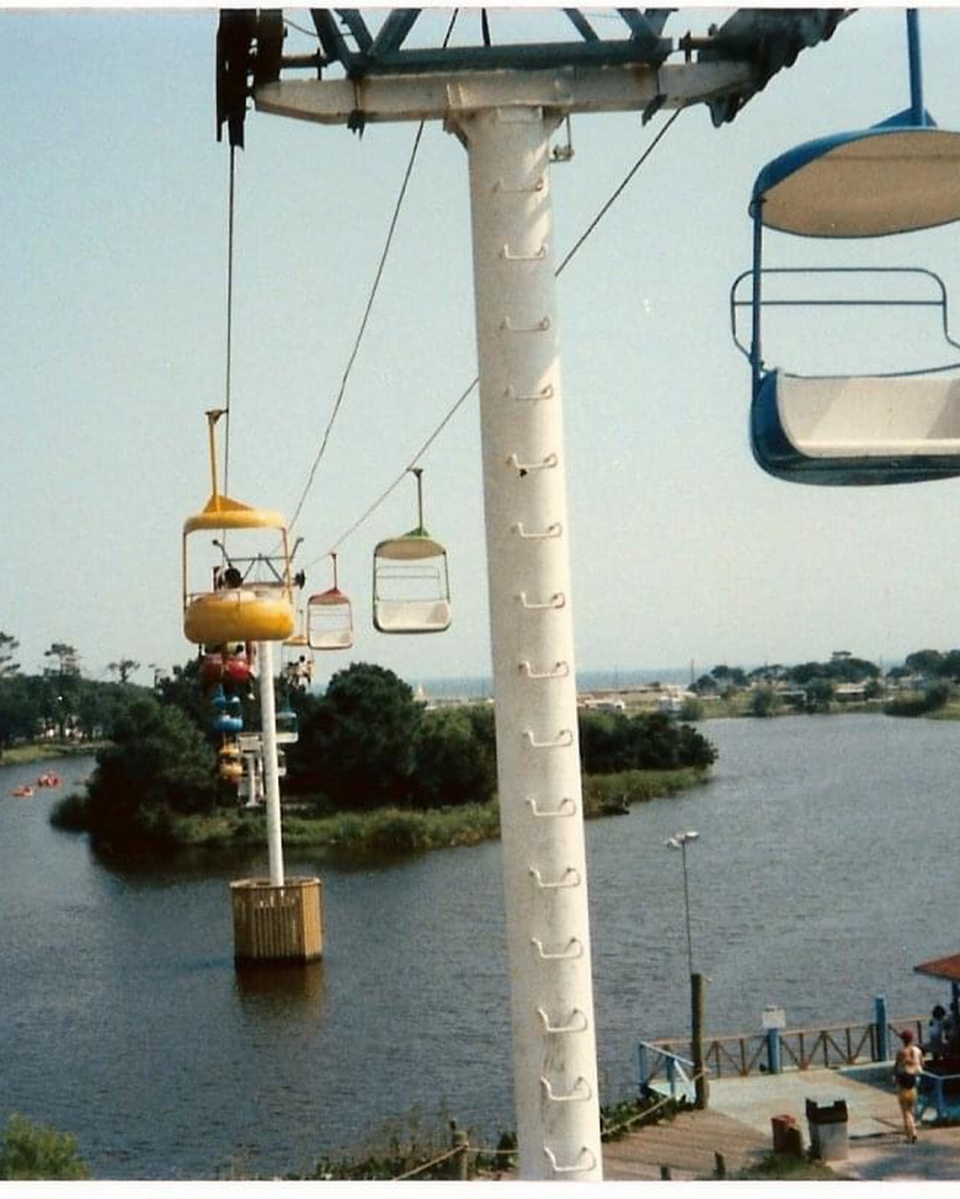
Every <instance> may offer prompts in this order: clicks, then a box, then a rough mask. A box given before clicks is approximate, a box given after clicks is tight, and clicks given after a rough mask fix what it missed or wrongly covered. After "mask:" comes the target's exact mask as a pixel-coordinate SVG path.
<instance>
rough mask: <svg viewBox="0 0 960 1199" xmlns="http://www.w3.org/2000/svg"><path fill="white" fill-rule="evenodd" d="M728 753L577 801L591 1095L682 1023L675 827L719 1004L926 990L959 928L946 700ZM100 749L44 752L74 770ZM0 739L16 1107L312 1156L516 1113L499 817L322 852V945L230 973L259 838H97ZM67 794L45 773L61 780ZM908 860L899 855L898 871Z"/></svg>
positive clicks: (163, 1160) (819, 1015)
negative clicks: (210, 856) (460, 830)
mask: <svg viewBox="0 0 960 1199" xmlns="http://www.w3.org/2000/svg"><path fill="white" fill-rule="evenodd" d="M703 730H704V732H705V733H706V734H707V736H709V737H710V738H711V739H712V740H713V741H714V742H715V743H716V744H717V746H718V747H719V749H720V760H719V763H718V765H717V767H716V771H715V777H714V779H713V781H712V782H710V783H709V784H708V785H706V786H704V787H701V788H697V789H696V790H694V791H691V792H689V793H687V794H686V795H684V796H682V797H679V798H673V799H664V800H658V801H655V802H653V803H650V804H647V805H644V806H642V807H639V808H635V809H634V810H633V811H632V812H631V814H630V815H628V816H622V817H611V818H609V819H606V820H600V821H593V822H590V823H589V824H588V825H587V842H588V863H589V871H590V877H589V885H590V906H591V914H592V938H593V961H594V989H595V998H596V1014H597V1037H598V1049H599V1057H600V1070H601V1079H602V1081H603V1086H604V1095H603V1098H604V1101H609V1100H615V1099H619V1098H623V1097H626V1096H627V1095H630V1094H632V1093H633V1089H634V1085H635V1084H634V1080H635V1075H636V1067H635V1060H636V1043H637V1040H638V1039H639V1038H640V1037H644V1038H646V1037H657V1036H667V1035H672V1034H677V1033H681V1032H682V1031H683V1030H684V1029H685V1028H686V1019H687V1015H686V1014H687V1011H688V994H689V992H688V978H687V951H686V934H685V928H684V914H683V883H682V873H681V863H680V857H679V855H678V854H675V853H671V852H670V851H669V850H667V849H666V848H665V846H664V841H665V839H666V838H667V837H668V836H669V835H670V834H671V833H673V832H675V831H677V830H680V829H687V828H693V829H697V830H698V831H699V833H700V839H699V840H698V841H697V842H696V843H695V844H693V845H691V846H690V847H689V849H688V865H689V871H690V899H691V922H692V932H693V950H694V965H695V968H696V969H698V970H700V971H701V972H703V973H704V974H706V975H708V976H709V978H710V982H709V985H708V988H707V1031H708V1032H709V1033H710V1034H719V1033H725V1032H742V1031H748V1032H756V1031H759V1029H760V1015H761V1012H762V1009H763V1007H764V1006H765V1005H766V1004H768V1003H777V1004H780V1005H782V1006H784V1007H785V1008H786V1011H787V1018H788V1023H789V1024H790V1025H797V1024H804V1023H811V1024H812V1023H818V1022H824V1023H826V1022H834V1021H841V1020H848V1019H849V1020H855V1021H861V1020H862V1021H866V1020H868V1019H871V1018H872V1010H873V997H874V996H875V995H878V994H883V995H885V996H886V998H887V1002H888V1007H889V1010H890V1012H891V1013H892V1014H893V1015H907V1014H912V1013H919V1012H926V1011H928V1010H929V1008H930V1007H931V1005H932V1004H933V1003H934V1002H936V1000H937V999H943V998H944V994H943V992H944V990H945V984H939V985H938V984H936V983H935V982H933V981H931V980H927V979H923V978H921V977H920V976H918V975H915V974H913V972H912V967H913V966H914V965H915V964H916V963H918V962H921V961H924V960H926V959H929V958H932V957H937V956H940V955H943V954H947V953H952V952H955V951H957V950H960V944H958V941H960V933H958V931H957V921H956V918H955V913H956V911H957V910H958V907H960V872H958V869H957V855H956V844H957V835H956V834H957V826H958V821H960V808H958V804H957V795H956V792H957V786H958V778H960V769H958V768H960V724H951V723H945V722H943V723H937V722H928V721H922V720H921V721H908V720H900V721H897V720H893V719H890V718H884V717H882V716H872V715H871V716H859V715H850V716H844V717H838V718H819V719H818V718H815V717H812V718H807V717H795V718H784V719H780V720H771V721H750V720H738V721H711V722H709V723H708V724H706V725H704V726H703ZM90 767H91V763H89V762H84V761H79V760H78V761H74V762H68V763H66V765H65V766H62V767H60V766H58V767H57V768H58V769H61V770H62V773H63V774H64V775H65V777H66V780H67V782H68V784H69V782H70V781H71V780H74V779H80V778H82V777H83V776H84V775H85V774H86V773H88V772H89V769H90ZM41 769H42V768H41V767H40V766H37V765H34V766H32V767H4V768H0V871H2V875H0V877H2V880H3V884H2V893H3V905H4V919H3V925H2V927H3V938H2V957H0V965H2V968H0V1051H2V1056H0V1062H2V1066H0V1121H2V1120H5V1118H6V1114H7V1113H8V1112H10V1111H18V1112H21V1113H23V1114H24V1115H26V1116H29V1117H30V1118H31V1119H33V1120H36V1121H39V1122H41V1123H44V1124H50V1125H52V1126H54V1127H56V1128H58V1129H60V1130H63V1131H69V1132H72V1133H74V1134H75V1135H76V1136H77V1138H78V1140H79V1143H80V1151H81V1155H82V1156H83V1157H84V1158H85V1159H86V1160H87V1161H88V1162H89V1163H90V1164H91V1167H92V1169H93V1171H94V1174H95V1176H96V1177H98V1178H104V1179H121V1178H136V1179H188V1178H197V1179H213V1178H216V1177H218V1176H224V1175H227V1174H229V1173H230V1171H231V1170H235V1171H237V1172H240V1173H243V1174H245V1175H246V1176H252V1175H254V1174H260V1175H265V1176H269V1175H271V1174H279V1173H282V1172H284V1171H287V1170H298V1169H307V1168H309V1166H310V1165H311V1163H312V1162H313V1161H314V1160H315V1159H316V1158H317V1157H319V1156H321V1155H322V1154H323V1153H325V1152H335V1151H336V1150H337V1149H338V1148H340V1147H346V1146H356V1145H359V1144H362V1143H363V1142H364V1141H367V1140H376V1139H377V1138H378V1136H379V1135H380V1134H381V1133H382V1130H383V1129H384V1128H385V1127H386V1126H387V1125H388V1124H390V1123H392V1124H393V1126H395V1127H397V1128H399V1130H400V1131H404V1130H405V1129H406V1128H408V1127H409V1126H410V1124H411V1122H416V1121H417V1120H419V1121H420V1123H421V1124H422V1125H424V1126H430V1127H432V1126H434V1125H435V1124H436V1123H437V1122H438V1121H439V1119H440V1117H441V1116H443V1115H447V1116H455V1117H456V1118H457V1119H458V1121H459V1122H460V1124H461V1125H462V1126H466V1127H470V1128H471V1129H472V1130H474V1132H476V1133H477V1134H478V1137H479V1139H480V1140H481V1141H484V1142H485V1143H486V1144H492V1143H494V1142H495V1139H496V1136H497V1134H498V1132H499V1130H500V1129H501V1128H510V1127H513V1114H512V1080H511V1059H510V1045H509V1035H508V1029H509V1013H508V989H507V979H506V977H505V938H504V927H503V915H502V895H501V883H500V853H499V845H498V844H495V843H494V844H489V845H484V846H480V847H478V848H471V849H457V850H448V851H443V852H436V853H433V854H429V855H425V856H422V857H418V858H413V859H408V860H406V861H404V862H401V863H396V864H392V865H384V866H381V867H378V868H369V869H362V870H344V869H338V868H335V867H333V866H332V865H330V864H329V863H327V862H324V861H323V860H322V859H321V858H320V857H319V856H318V855H316V854H311V853H304V852H293V851H290V852H288V853H287V855H286V859H287V860H286V866H287V873H288V874H320V875H321V876H322V878H323V881H324V889H325V925H326V928H325V933H326V953H325V957H324V960H323V962H322V963H319V964H316V965H314V966H311V967H309V968H307V969H296V968H295V969H291V970H283V971H279V972H277V971H270V970H267V971H259V972H254V973H246V972H244V973H242V974H238V973H237V971H236V970H235V968H234V964H233V934H232V923H231V911H230V898H229V891H228V883H229V880H230V879H231V878H240V877H246V876H249V875H251V874H257V875H264V874H266V873H267V861H266V849H265V848H264V851H263V853H262V854H257V855H253V856H246V857H242V858H241V857H238V858H237V859H235V860H233V861H230V862H224V861H222V860H218V861H216V862H212V861H208V860H207V859H205V858H204V857H203V856H202V855H200V856H198V855H193V856H189V857H177V858H175V859H174V858H170V859H159V860H154V861H152V862H149V863H142V862H141V863H137V862H130V861H126V862H121V863H116V862H112V863H105V862H102V861H100V860H98V859H97V858H96V857H95V856H94V855H93V854H92V852H91V851H90V849H89V847H88V844H87V841H86V838H85V837H82V836H77V835H73V834H66V833H59V832H57V831H55V830H53V829H52V828H50V826H49V825H48V823H47V814H48V811H49V807H50V804H51V802H52V795H51V794H50V793H49V792H46V791H42V790H38V791H37V792H36V796H35V798H34V799H32V800H27V801H20V800H14V799H11V798H8V796H9V792H10V790H11V789H12V787H14V786H15V785H16V784H17V783H18V782H21V781H29V780H31V779H33V778H34V777H35V776H36V775H37V774H38V773H40V770H41ZM55 794H56V793H55ZM911 880H912V881H911Z"/></svg>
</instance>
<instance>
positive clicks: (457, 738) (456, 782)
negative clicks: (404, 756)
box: [414, 708, 497, 808]
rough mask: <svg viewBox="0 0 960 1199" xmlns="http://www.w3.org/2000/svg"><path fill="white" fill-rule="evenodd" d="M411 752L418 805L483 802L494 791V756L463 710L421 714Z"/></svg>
mask: <svg viewBox="0 0 960 1199" xmlns="http://www.w3.org/2000/svg"><path fill="white" fill-rule="evenodd" d="M414 752H415V755H416V772H415V778H414V798H415V800H416V802H417V804H418V806H422V807H425V808H431V807H440V806H442V805H446V804H450V805H454V804H465V803H486V801H487V800H488V799H490V797H491V796H492V795H493V793H494V791H495V790H496V785H497V761H496V753H495V751H494V750H493V749H492V747H491V746H489V745H485V744H484V742H483V740H482V739H481V738H480V737H479V736H477V733H476V731H475V729H474V725H473V723H472V722H471V720H470V717H469V716H468V715H467V713H466V712H465V711H461V710H458V709H456V708H448V709H445V710H440V711H436V712H425V713H424V715H423V719H422V720H421V722H420V727H419V729H418V731H417V740H416V744H415V747H414Z"/></svg>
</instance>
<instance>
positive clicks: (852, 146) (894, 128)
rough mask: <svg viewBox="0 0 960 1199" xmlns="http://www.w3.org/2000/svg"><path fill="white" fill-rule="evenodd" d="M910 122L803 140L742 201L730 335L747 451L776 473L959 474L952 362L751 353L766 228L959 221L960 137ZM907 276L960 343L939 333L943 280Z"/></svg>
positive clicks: (835, 231)
mask: <svg viewBox="0 0 960 1199" xmlns="http://www.w3.org/2000/svg"><path fill="white" fill-rule="evenodd" d="M916 119H917V118H916V116H915V114H914V113H913V112H912V111H910V112H907V113H902V114H898V115H897V116H895V117H893V118H891V119H890V120H889V121H887V122H884V123H883V124H881V125H877V126H873V127H872V128H869V129H865V130H858V131H854V132H849V133H840V134H835V135H833V136H831V137H826V138H819V139H817V140H815V141H811V142H807V143H805V144H804V145H801V146H798V147H796V148H795V149H793V150H790V151H788V152H787V153H785V154H782V155H780V156H779V157H778V158H776V159H774V160H773V161H772V162H770V163H768V164H767V165H766V166H765V167H764V168H763V169H762V170H761V171H760V173H759V175H758V176H757V179H756V182H755V184H754V188H753V195H752V200H751V205H750V209H751V214H752V216H753V220H754V260H753V268H752V270H751V271H748V272H744V274H742V275H741V276H739V277H738V279H737V280H736V281H735V282H734V285H733V288H732V290H731V321H732V323H733V326H734V340H735V342H736V344H737V346H738V348H740V349H741V350H742V351H743V352H744V353H745V354H746V355H747V357H748V358H749V359H750V363H751V367H752V374H753V388H752V400H751V413H750V440H751V448H752V450H753V454H754V457H755V458H756V460H757V462H758V464H759V465H760V466H761V467H762V468H763V469H764V470H765V471H767V472H768V473H769V474H771V475H774V476H775V477H777V478H780V479H785V480H789V481H792V482H800V483H817V484H833V485H841V486H863V485H869V484H884V483H907V482H920V481H924V480H930V479H940V478H950V477H953V476H955V475H958V474H960V379H958V378H957V376H956V375H949V374H947V373H946V372H948V371H951V370H955V369H957V368H958V367H960V362H958V361H951V362H949V363H947V364H936V365H933V366H931V367H929V368H926V369H924V370H920V371H913V370H911V371H903V372H897V373H886V374H880V373H878V374H868V375H853V376H809V375H799V374H792V373H788V372H787V371H785V370H783V369H780V368H777V367H770V366H768V365H767V364H766V363H765V362H764V360H763V357H762V352H761V323H762V321H761V316H762V310H763V307H764V304H765V303H766V302H767V301H764V298H763V279H764V276H765V275H769V274H772V273H773V272H772V271H769V270H766V269H765V268H764V267H763V265H762V240H763V230H764V228H765V227H766V228H771V229H776V230H779V231H781V232H785V233H792V234H795V235H798V236H804V237H813V238H822V239H831V238H832V239H849V238H871V237H882V236H887V235H890V234H895V233H910V232H915V231H918V230H921V229H930V228H934V227H936V226H940V225H944V224H947V223H949V222H952V221H956V220H957V219H960V133H953V132H946V131H943V130H940V129H938V128H937V127H936V126H935V125H933V123H932V121H931V120H930V118H929V115H928V114H926V113H925V112H924V113H923V117H922V121H923V122H924V123H916V124H912V123H911V121H912V120H916ZM828 269H829V268H828ZM834 269H837V268H834ZM839 269H841V270H842V269H844V268H839ZM874 269H879V268H874ZM907 269H909V268H907ZM792 273H800V272H799V271H796V272H792ZM811 273H813V272H811ZM914 273H916V274H922V275H925V276H928V277H929V278H930V279H932V280H935V282H936V285H937V286H938V287H939V292H940V295H939V297H938V298H935V299H934V300H929V301H927V300H924V301H919V302H921V303H924V304H936V305H938V306H939V307H940V311H941V319H942V322H943V330H944V334H945V336H946V340H947V342H948V344H949V345H950V346H951V347H952V348H953V350H955V351H960V345H958V343H957V342H955V341H953V340H952V338H951V337H950V336H949V333H948V331H947V320H946V315H947V309H946V291H945V289H944V288H943V284H942V282H941V281H940V280H939V278H938V277H937V276H936V275H934V274H933V273H932V272H929V271H922V270H919V269H917V270H916V271H915V272H914ZM748 278H749V279H750V281H751V284H752V295H751V298H750V299H749V300H742V299H740V298H739V295H740V292H739V291H738V288H739V287H740V285H741V284H742V283H743V281H744V280H745V279H748ZM775 302H776V303H777V304H779V305H788V304H789V303H790V301H785V300H778V301H775ZM795 302H796V303H798V304H810V303H815V302H820V303H823V304H825V305H829V304H831V303H857V302H860V303H863V304H867V305H868V304H871V303H876V302H883V303H892V304H897V303H903V304H915V303H917V302H918V301H915V300H909V299H903V300H899V301H898V300H893V301H875V300H861V301H843V300H841V301H831V300H823V301H811V300H798V301H795ZM743 307H747V308H750V309H751V315H752V337H751V344H750V346H749V348H747V347H745V346H744V345H742V344H741V342H740V340H739V338H738V337H737V328H736V317H737V311H738V309H740V308H743Z"/></svg>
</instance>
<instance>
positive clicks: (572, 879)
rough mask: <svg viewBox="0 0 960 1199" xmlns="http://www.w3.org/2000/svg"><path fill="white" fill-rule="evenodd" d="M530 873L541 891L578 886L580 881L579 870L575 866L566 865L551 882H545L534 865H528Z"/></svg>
mask: <svg viewBox="0 0 960 1199" xmlns="http://www.w3.org/2000/svg"><path fill="white" fill-rule="evenodd" d="M530 874H531V875H532V877H533V879H534V881H535V882H536V884H537V886H538V887H539V888H540V890H541V891H560V890H564V889H565V888H567V887H579V886H580V883H581V881H582V880H581V878H580V871H579V870H577V869H576V867H575V866H568V867H567V868H566V870H564V872H563V874H561V875H560V877H559V878H558V879H557V880H556V881H555V882H552V883H545V882H544V881H543V875H542V874H541V873H540V871H539V870H538V869H537V868H536V866H531V867H530Z"/></svg>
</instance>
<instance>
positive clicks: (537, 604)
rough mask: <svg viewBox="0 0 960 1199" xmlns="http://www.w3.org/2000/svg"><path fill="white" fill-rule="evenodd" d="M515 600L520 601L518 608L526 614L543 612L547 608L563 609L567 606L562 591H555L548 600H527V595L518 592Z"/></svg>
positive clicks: (523, 592)
mask: <svg viewBox="0 0 960 1199" xmlns="http://www.w3.org/2000/svg"><path fill="white" fill-rule="evenodd" d="M517 599H518V600H519V601H520V607H521V608H526V609H527V611H528V612H543V611H545V610H546V609H548V608H554V609H557V608H565V607H566V605H567V597H566V596H565V595H564V594H563V592H562V591H555V592H554V593H553V595H551V596H550V598H549V599H548V600H528V599H527V593H526V592H525V591H520V592H518V593H517Z"/></svg>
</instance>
